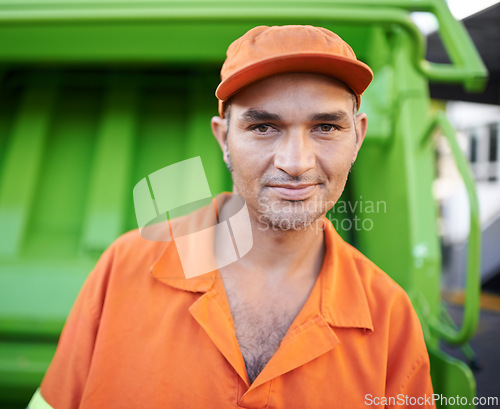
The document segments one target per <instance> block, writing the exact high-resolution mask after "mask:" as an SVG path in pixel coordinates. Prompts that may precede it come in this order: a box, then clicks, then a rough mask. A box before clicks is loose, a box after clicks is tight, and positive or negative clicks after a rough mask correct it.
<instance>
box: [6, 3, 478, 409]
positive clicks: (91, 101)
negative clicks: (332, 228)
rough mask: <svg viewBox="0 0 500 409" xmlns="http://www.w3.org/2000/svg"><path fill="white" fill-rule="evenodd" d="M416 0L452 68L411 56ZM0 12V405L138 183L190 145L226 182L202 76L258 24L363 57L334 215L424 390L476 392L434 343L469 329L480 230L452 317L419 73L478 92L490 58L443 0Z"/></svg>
mask: <svg viewBox="0 0 500 409" xmlns="http://www.w3.org/2000/svg"><path fill="white" fill-rule="evenodd" d="M416 10H421V11H430V12H433V13H435V14H436V15H437V17H438V19H439V22H440V27H441V32H442V36H443V40H444V42H445V45H446V47H447V50H448V52H449V54H450V57H451V61H452V62H453V64H452V65H437V64H430V63H428V62H426V61H425V60H424V59H423V56H424V50H423V40H422V37H421V36H420V34H419V32H418V30H417V29H416V27H415V26H414V25H413V23H412V22H411V20H410V19H409V12H410V11H416ZM0 22H1V24H0V40H1V41H0V81H1V82H0V231H1V232H2V234H1V235H0V405H3V406H5V405H11V406H12V407H14V406H15V405H18V407H25V406H26V404H27V402H28V401H29V398H30V395H31V394H32V393H33V392H34V390H35V389H36V387H37V386H38V384H39V383H40V380H41V378H42V376H43V373H44V372H45V369H46V367H47V365H48V363H49V361H50V357H51V356H52V354H53V351H54V348H55V343H56V341H57V338H58V335H59V333H60V331H61V328H62V325H63V323H64V320H65V317H66V315H67V313H68V312H69V309H70V307H71V304H72V302H73V300H74V298H75V297H76V294H77V292H78V289H79V288H80V286H81V284H82V283H83V281H84V280H85V277H86V275H87V274H88V272H89V271H90V270H91V268H92V266H93V265H94V264H95V262H96V260H97V257H98V256H99V254H100V253H101V252H102V251H103V250H104V249H105V248H106V247H107V246H108V245H109V244H110V243H111V241H112V240H113V239H115V238H116V237H117V236H118V235H119V234H120V233H122V232H124V231H127V230H130V229H133V228H135V227H136V219H135V215H134V209H133V202H132V188H133V186H134V185H135V184H136V183H137V182H138V181H139V180H141V179H142V178H143V177H144V176H146V175H148V174H150V173H152V172H154V171H155V170H157V169H160V168H162V167H164V166H167V165H168V164H171V163H174V162H177V161H179V160H183V159H186V158H189V157H194V156H201V158H202V161H203V165H204V168H205V171H206V173H207V177H208V181H209V184H210V187H211V189H212V193H213V194H216V193H218V192H221V191H223V190H230V189H231V181H230V176H229V173H228V172H227V170H226V168H225V165H224V163H223V161H222V160H221V159H222V155H221V153H220V150H219V147H218V146H217V144H216V142H215V140H214V138H213V137H212V136H211V131H210V126H209V122H210V118H211V116H213V115H216V113H217V103H216V99H215V97H214V90H215V88H216V86H217V83H218V75H219V74H218V72H219V69H220V65H221V63H222V61H223V58H224V54H225V50H226V48H227V46H228V44H229V43H230V42H231V41H233V40H234V39H235V38H236V37H238V36H240V35H241V34H243V33H244V32H245V31H246V30H248V29H249V28H251V27H253V26H255V25H260V24H316V25H321V26H324V27H327V28H330V29H332V30H334V31H335V32H337V33H339V34H340V35H341V36H342V37H343V38H344V39H345V40H346V41H347V42H349V43H350V44H351V45H352V46H353V48H354V50H355V51H356V53H357V55H358V57H360V58H361V59H362V60H363V61H365V62H367V63H368V64H369V65H370V66H371V67H372V68H373V70H374V73H375V77H374V81H373V84H372V85H371V86H370V88H369V89H368V91H367V92H366V94H365V96H364V97H363V102H362V106H361V109H362V110H363V111H365V112H367V114H368V116H369V131H368V135H367V139H366V141H365V145H364V146H363V149H362V150H361V152H360V155H359V158H358V161H357V163H356V165H355V167H354V169H353V172H352V174H351V177H350V179H349V182H348V187H347V189H346V191H345V192H344V194H343V196H342V198H341V199H340V201H339V203H338V205H337V206H336V207H335V208H334V209H333V210H332V211H331V212H330V215H331V216H332V218H333V219H334V223H336V226H337V227H338V229H339V232H340V233H341V234H342V235H343V236H344V237H345V238H346V239H347V240H349V241H350V242H352V243H353V244H355V245H356V246H357V247H358V248H360V249H361V250H362V251H363V252H364V253H365V254H366V255H368V256H369V257H370V258H371V259H372V260H374V261H375V262H376V263H377V264H379V265H380V266H381V267H382V268H383V269H384V270H385V271H387V273H389V274H390V275H391V276H392V277H393V278H394V279H395V280H396V281H398V282H399V283H400V284H401V285H402V286H403V288H405V290H406V291H407V292H408V293H409V295H410V297H411V299H412V302H413V303H414V305H415V308H416V310H417V313H418V314H419V317H420V319H421V323H422V327H423V330H424V334H425V336H426V341H427V343H428V345H429V348H430V349H431V358H432V365H433V368H432V371H433V372H432V375H433V380H434V384H435V387H436V390H438V391H440V392H443V393H449V392H455V390H458V391H459V392H461V393H463V394H465V395H467V396H469V395H470V394H473V393H474V385H473V382H469V381H470V379H471V376H472V375H471V374H470V371H469V372H467V371H468V368H467V367H465V366H464V365H461V364H457V363H456V362H455V361H453V362H452V360H450V359H448V358H447V357H445V356H443V355H442V353H441V352H440V351H439V341H440V339H442V338H446V339H448V340H454V341H455V342H464V341H465V340H466V339H467V338H468V337H470V336H471V335H472V333H473V332H474V328H475V324H474V318H476V322H477V300H476V299H474V292H475V291H476V288H477V287H475V285H477V283H476V282H475V281H474V280H477V275H476V276H474V271H476V273H477V269H478V259H477V257H475V256H477V254H478V253H477V252H476V250H477V244H478V242H476V243H475V245H472V246H471V253H470V255H471V257H470V266H469V267H470V268H469V271H470V274H469V275H470V280H469V282H468V286H469V285H470V290H469V293H468V300H469V301H468V307H467V313H466V318H467V325H465V324H464V327H463V328H462V330H460V331H456V330H454V329H453V328H451V327H450V326H449V324H446V323H444V321H443V320H442V319H441V301H440V257H441V255H440V248H439V243H438V236H437V229H436V205H435V203H434V200H433V198H432V191H431V187H432V181H433V179H434V173H435V164H434V149H433V147H432V144H431V143H429V142H428V141H427V139H428V135H429V133H430V130H431V128H432V127H433V126H434V125H435V124H436V120H435V119H434V118H431V117H430V114H429V95H428V91H427V83H428V81H429V80H439V81H442V82H460V83H462V84H463V85H464V86H465V87H466V88H468V89H476V90H478V89H480V88H481V86H482V85H483V84H484V79H485V70H484V66H483V65H482V62H481V61H480V59H479V57H478V55H477V52H476V50H475V49H474V48H473V45H472V42H471V41H470V39H469V38H468V36H467V35H466V33H465V31H464V30H463V27H461V26H460V25H459V24H458V23H457V22H456V21H454V20H453V18H452V16H451V14H450V12H449V10H448V9H447V8H446V5H445V4H444V2H443V1H441V0H421V1H418V2H415V1H411V0H377V1H374V0H351V1H335V2H332V1H326V0H320V1H312V2H307V3H305V2H301V1H297V0H289V1H286V2H285V1H282V0H274V1H272V2H270V1H261V0H256V1H252V2H234V1H229V0H218V1H213V2H208V1H202V0H198V1H185V2H177V1H168V0H154V1H150V2H139V1H130V0H129V1H126V0H125V1H121V2H111V1H108V2H90V1H89V2H86V3H84V2H79V3H75V2H73V1H69V0H67V1H61V0H59V1H54V2H50V3H49V2H42V1H38V2H32V1H6V0H0ZM438 122H439V123H438V124H440V125H441V126H442V127H443V124H444V125H446V124H445V123H444V122H443V121H442V120H440V121H438ZM426 141H427V142H426ZM471 189H473V186H472V187H471ZM471 197H472V201H473V202H474V197H473V196H471ZM342 204H343V208H342ZM473 216H474V215H473ZM476 216H477V215H476ZM473 219H474V220H475V218H474V217H473ZM354 223H358V225H355V224H354ZM356 226H357V227H358V228H356ZM475 252H476V253H475ZM456 368H459V369H456ZM457 373H458V375H457ZM464 379H466V380H467V379H469V381H467V382H465V381H463V380H464ZM472 380H473V378H472ZM457 385H460V388H459V389H457Z"/></svg>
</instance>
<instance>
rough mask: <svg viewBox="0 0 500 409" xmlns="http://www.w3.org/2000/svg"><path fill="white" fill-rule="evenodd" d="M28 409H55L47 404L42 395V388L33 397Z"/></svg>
mask: <svg viewBox="0 0 500 409" xmlns="http://www.w3.org/2000/svg"><path fill="white" fill-rule="evenodd" d="M26 409H54V408H53V407H52V406H50V405H49V404H48V403H47V402H45V399H44V398H43V397H42V394H41V393H40V388H38V389H37V390H36V392H35V394H34V395H33V397H32V398H31V400H30V403H28V407H27V408H26Z"/></svg>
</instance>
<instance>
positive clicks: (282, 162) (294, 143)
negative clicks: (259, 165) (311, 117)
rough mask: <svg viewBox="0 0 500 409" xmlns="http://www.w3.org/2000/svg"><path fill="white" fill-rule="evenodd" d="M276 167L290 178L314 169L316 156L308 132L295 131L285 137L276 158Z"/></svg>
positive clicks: (279, 145)
mask: <svg viewBox="0 0 500 409" xmlns="http://www.w3.org/2000/svg"><path fill="white" fill-rule="evenodd" d="M274 166H275V167H276V168H278V169H281V170H282V171H284V172H286V173H288V174H289V175H290V176H300V175H302V174H304V173H306V172H307V171H308V170H310V169H313V168H314V166H315V155H314V152H313V141H311V138H310V135H309V134H308V132H305V131H300V130H294V131H292V132H289V133H287V134H286V135H284V137H282V139H281V141H280V143H279V144H278V147H277V152H276V153H275V156H274Z"/></svg>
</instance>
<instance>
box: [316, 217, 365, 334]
mask: <svg viewBox="0 0 500 409" xmlns="http://www.w3.org/2000/svg"><path fill="white" fill-rule="evenodd" d="M324 233H325V244H326V252H325V260H324V262H323V267H322V270H321V273H320V276H321V277H322V280H323V282H322V283H321V287H322V297H321V306H320V308H321V312H322V314H323V316H324V317H325V318H326V320H327V321H328V323H329V324H330V325H332V326H334V327H345V328H366V329H369V330H371V331H373V323H372V318H371V313H370V307H369V305H368V300H367V297H366V292H365V287H364V285H363V282H362V281H361V273H362V272H361V271H360V268H359V266H360V261H361V260H360V257H361V256H360V255H358V253H357V250H356V249H354V248H353V247H352V246H351V245H350V244H347V243H346V242H345V241H344V240H343V239H342V238H341V237H340V236H339V234H338V233H337V232H336V231H335V229H334V227H333V225H332V223H331V222H330V220H328V219H327V218H326V217H325V219H324Z"/></svg>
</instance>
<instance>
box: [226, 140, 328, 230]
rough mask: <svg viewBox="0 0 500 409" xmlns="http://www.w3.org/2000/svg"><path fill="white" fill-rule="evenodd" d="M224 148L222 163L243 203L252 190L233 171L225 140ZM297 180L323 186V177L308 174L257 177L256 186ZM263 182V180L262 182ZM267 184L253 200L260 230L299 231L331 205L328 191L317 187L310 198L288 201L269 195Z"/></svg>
mask: <svg viewBox="0 0 500 409" xmlns="http://www.w3.org/2000/svg"><path fill="white" fill-rule="evenodd" d="M226 149H227V158H228V160H227V163H226V166H227V168H228V170H229V172H230V173H231V176H232V178H233V183H234V185H235V186H236V189H237V190H238V193H239V195H241V196H242V197H243V198H244V199H245V200H246V201H247V203H248V202H249V201H250V202H252V201H253V198H252V192H250V191H249V189H248V188H247V186H246V184H245V183H244V182H243V181H241V180H240V178H239V176H238V174H237V173H235V171H234V167H233V163H232V161H231V155H230V153H229V147H228V146H227V143H226ZM290 181H293V182H296V183H298V182H300V183H316V182H318V183H319V184H320V186H318V188H319V189H324V188H323V183H324V182H325V181H326V180H325V179H324V178H320V177H316V178H308V177H303V176H301V177H296V178H291V177H289V176H288V177H283V176H278V177H268V178H265V180H264V181H260V182H261V183H259V184H260V186H265V185H266V184H267V183H269V182H273V183H275V184H279V183H287V182H290ZM262 182H265V183H262ZM269 190H270V188H268V187H264V188H261V189H260V190H259V194H258V198H257V203H256V204H255V206H254V207H255V208H256V210H257V219H258V220H257V222H258V223H257V224H258V228H259V229H261V230H273V231H300V230H304V229H306V228H307V227H309V226H311V225H312V224H313V223H314V222H315V221H316V220H318V219H319V218H320V217H321V216H322V215H324V214H325V213H326V212H327V211H328V210H329V209H330V208H331V207H333V205H334V204H335V203H334V202H332V201H328V197H327V196H328V195H327V194H326V193H325V192H323V191H321V192H320V193H316V195H315V196H314V198H311V199H307V200H303V201H290V200H283V199H279V198H273V197H272V194H270V192H269Z"/></svg>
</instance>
